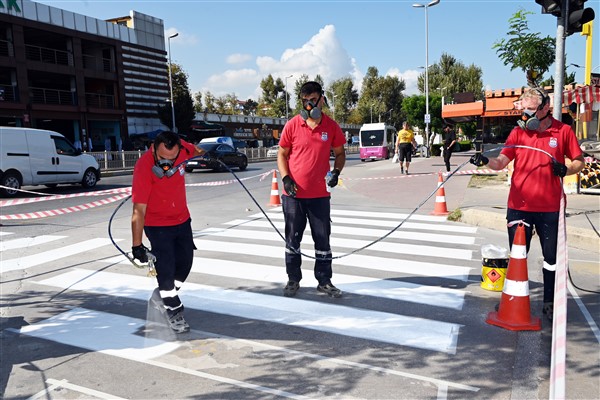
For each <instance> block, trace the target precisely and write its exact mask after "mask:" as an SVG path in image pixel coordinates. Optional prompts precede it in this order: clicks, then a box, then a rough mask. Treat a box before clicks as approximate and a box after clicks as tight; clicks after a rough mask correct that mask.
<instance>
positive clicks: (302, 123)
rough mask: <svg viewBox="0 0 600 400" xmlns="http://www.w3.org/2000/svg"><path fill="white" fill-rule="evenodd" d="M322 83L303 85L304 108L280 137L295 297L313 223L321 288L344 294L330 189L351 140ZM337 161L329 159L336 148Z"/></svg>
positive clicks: (288, 292) (289, 293) (287, 291)
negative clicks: (338, 278)
mask: <svg viewBox="0 0 600 400" xmlns="http://www.w3.org/2000/svg"><path fill="white" fill-rule="evenodd" d="M323 94H324V93H323V89H322V87H321V85H320V84H319V83H318V82H312V81H310V82H306V83H305V84H304V85H302V87H301V88H300V100H301V101H302V110H301V111H300V114H299V115H296V116H295V117H294V118H292V119H291V120H289V121H288V122H287V123H286V124H285V127H284V128H283V132H282V133H281V139H280V141H279V152H278V154H277V167H278V168H279V173H280V174H281V176H282V181H283V187H284V191H285V192H284V195H283V196H282V207H283V215H284V220H285V240H286V249H285V265H286V272H287V275H288V283H287V284H286V286H285V288H284V291H283V294H284V296H286V297H293V296H295V295H296V292H297V291H298V289H299V288H300V280H301V279H302V270H301V268H300V266H301V264H302V257H301V255H300V254H299V253H300V243H301V241H302V235H303V234H304V229H305V228H306V221H307V220H308V223H309V224H310V229H311V234H312V238H313V240H314V243H315V258H316V260H315V268H314V274H315V278H316V279H317V281H318V282H319V284H318V286H317V290H318V291H319V292H322V293H326V294H327V295H329V296H331V297H340V296H341V295H342V292H341V290H339V289H338V288H336V287H335V286H334V285H333V284H332V283H331V276H332V268H331V246H330V245H329V236H330V234H331V220H330V214H331V208H330V198H331V196H330V193H329V190H330V188H332V187H335V186H336V185H337V184H338V178H339V175H340V172H341V170H342V168H344V164H345V163H346V153H345V150H344V144H345V143H346V138H345V136H344V133H343V132H342V129H341V128H340V126H339V125H338V124H337V123H336V122H335V121H334V120H333V119H331V118H329V116H327V115H325V114H323V113H322V112H321V108H322V107H323V104H326V99H325V97H324V96H323ZM331 150H333V154H334V156H335V161H334V163H333V169H331V170H330V168H331V166H330V163H329V157H330V151H331Z"/></svg>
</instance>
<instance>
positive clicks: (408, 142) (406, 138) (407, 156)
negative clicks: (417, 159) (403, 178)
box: [396, 121, 417, 175]
mask: <svg viewBox="0 0 600 400" xmlns="http://www.w3.org/2000/svg"><path fill="white" fill-rule="evenodd" d="M416 148H417V142H416V140H415V133H414V132H413V130H412V129H410V127H409V126H408V122H407V121H404V122H403V123H402V129H401V130H400V132H398V139H396V153H397V154H398V162H399V163H400V173H401V174H404V173H405V171H406V175H408V167H409V166H410V162H411V160H412V152H413V149H416ZM404 160H406V163H405V164H404V165H403V164H402V162H404ZM405 167H406V169H405Z"/></svg>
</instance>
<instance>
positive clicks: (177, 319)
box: [169, 312, 190, 333]
mask: <svg viewBox="0 0 600 400" xmlns="http://www.w3.org/2000/svg"><path fill="white" fill-rule="evenodd" d="M169 326H170V327H171V329H173V330H174V331H175V333H185V332H189V331H190V326H189V325H188V323H187V322H186V321H185V318H183V312H178V313H177V314H175V315H173V316H172V317H170V318H169Z"/></svg>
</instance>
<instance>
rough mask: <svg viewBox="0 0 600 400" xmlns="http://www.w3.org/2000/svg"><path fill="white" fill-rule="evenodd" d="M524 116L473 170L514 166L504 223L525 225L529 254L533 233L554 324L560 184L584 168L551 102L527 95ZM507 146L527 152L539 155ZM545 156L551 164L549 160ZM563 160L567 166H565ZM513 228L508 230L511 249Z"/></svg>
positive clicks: (539, 94) (546, 308)
mask: <svg viewBox="0 0 600 400" xmlns="http://www.w3.org/2000/svg"><path fill="white" fill-rule="evenodd" d="M520 102H521V106H522V109H523V116H522V119H521V120H520V121H518V124H519V126H517V127H515V128H514V129H513V130H512V131H511V133H510V135H509V136H508V139H507V140H506V144H505V147H504V148H503V149H502V151H501V152H500V155H499V156H498V157H493V158H488V157H486V156H484V155H483V154H481V153H477V154H475V155H474V156H473V157H471V159H470V162H471V163H472V164H475V165H476V166H483V165H488V166H489V167H490V168H492V169H495V170H500V169H503V168H505V167H506V166H507V165H508V163H509V162H511V161H514V171H513V175H512V178H511V185H510V191H509V194H508V208H507V212H506V219H507V221H508V222H509V223H510V222H513V221H524V222H525V236H526V241H527V243H526V244H527V251H529V247H530V244H531V237H532V234H533V233H532V232H533V229H534V228H535V231H536V233H537V235H538V236H539V238H540V245H541V247H542V254H543V256H544V262H543V268H542V273H543V280H544V301H543V308H542V311H543V313H544V314H546V316H547V317H548V318H549V319H552V312H553V307H554V279H555V274H556V246H557V236H558V218H559V211H560V199H561V196H563V195H564V194H563V186H562V178H563V177H564V176H566V175H573V174H577V173H579V171H581V170H582V169H583V167H584V165H585V163H584V159H583V155H582V152H581V149H580V147H579V144H578V142H577V138H576V137H575V133H574V132H573V130H572V129H571V127H570V126H568V125H566V124H563V123H562V122H560V121H558V120H556V119H554V118H553V117H552V116H551V115H550V98H549V97H548V94H547V93H546V92H545V91H544V90H543V89H539V88H532V89H529V90H528V91H527V92H525V93H524V94H523V95H522V96H521V99H520ZM511 146H528V147H533V148H535V149H540V150H541V151H535V150H532V149H527V148H519V147H511ZM542 150H543V151H544V152H547V153H549V154H550V155H551V156H552V158H550V157H548V155H547V154H544V153H543V152H542ZM565 157H566V158H569V159H570V160H571V163H570V165H568V166H567V165H565ZM516 230H517V224H515V225H512V226H510V227H509V228H508V241H509V245H510V247H511V248H512V244H513V239H514V236H515V232H516Z"/></svg>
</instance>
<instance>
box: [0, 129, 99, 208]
mask: <svg viewBox="0 0 600 400" xmlns="http://www.w3.org/2000/svg"><path fill="white" fill-rule="evenodd" d="M0 143H1V144H2V147H1V150H0V185H2V186H4V187H5V188H3V189H1V190H0V195H2V196H5V197H14V196H16V195H17V194H18V193H19V192H18V190H19V189H20V188H21V186H30V185H46V186H48V187H55V186H56V185H58V184H62V183H79V184H81V185H82V186H83V187H84V188H92V187H94V186H96V183H97V182H98V181H99V180H100V166H99V165H98V161H96V159H95V158H94V157H92V156H91V155H89V154H81V151H80V150H78V149H76V148H75V147H74V146H73V144H72V143H71V142H70V141H69V140H67V138H65V137H64V136H63V135H61V134H60V133H58V132H54V131H48V130H42V129H33V128H19V127H0Z"/></svg>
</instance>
